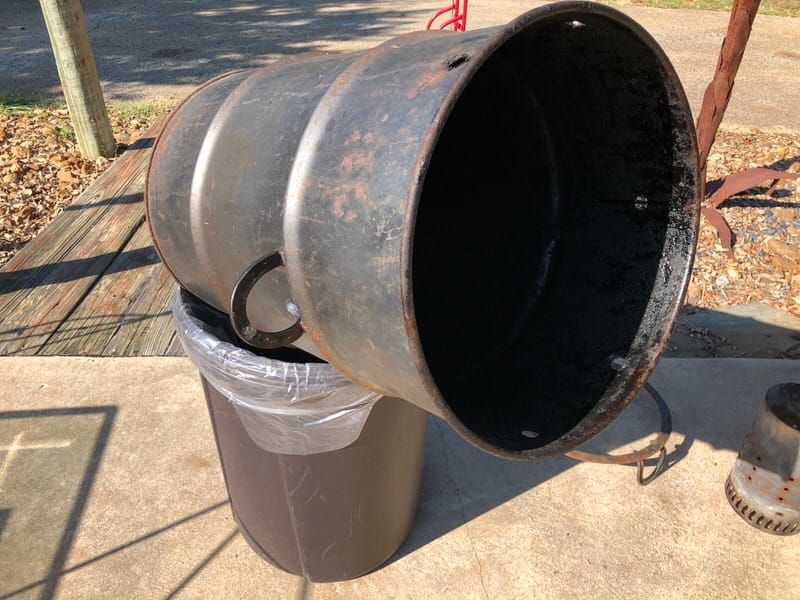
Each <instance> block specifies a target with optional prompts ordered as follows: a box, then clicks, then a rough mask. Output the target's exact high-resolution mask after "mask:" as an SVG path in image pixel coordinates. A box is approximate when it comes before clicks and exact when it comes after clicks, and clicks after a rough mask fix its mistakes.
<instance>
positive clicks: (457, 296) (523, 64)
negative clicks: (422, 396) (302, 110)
mask: <svg viewBox="0 0 800 600" xmlns="http://www.w3.org/2000/svg"><path fill="white" fill-rule="evenodd" d="M665 68H666V67H665V66H664V63H663V62H662V60H661V59H660V57H659V56H658V55H657V54H655V53H654V51H653V49H652V47H650V46H649V45H648V44H646V43H645V42H644V41H643V40H642V39H641V38H640V36H638V35H637V34H635V32H633V31H632V30H630V29H629V28H625V27H622V26H620V25H619V24H618V23H615V22H612V21H609V20H607V19H602V18H595V16H593V15H591V14H587V15H586V18H585V19H584V18H582V19H581V20H580V21H575V20H564V21H557V20H552V19H551V20H545V21H544V22H543V23H541V24H538V25H534V26H532V27H529V28H528V29H526V30H523V31H521V32H519V33H517V34H516V35H514V36H513V37H511V38H510V39H509V40H508V41H506V42H505V43H504V45H503V46H502V47H500V48H499V49H498V50H497V51H496V52H495V53H494V54H492V55H491V57H490V58H489V59H488V60H487V61H486V62H485V63H484V65H483V66H482V67H481V68H480V69H479V70H478V71H477V73H476V74H475V76H474V77H473V79H472V80H471V81H470V83H469V84H468V85H467V87H466V88H465V89H464V91H463V93H462V94H461V96H460V97H459V98H458V100H457V102H456V103H455V106H454V108H453V109H452V112H451V113H450V115H449V117H448V119H447V122H446V124H445V126H444V129H443V130H442V132H441V135H440V138H439V140H438V142H437V144H436V147H435V151H434V153H433V156H432V159H431V163H430V167H429V169H428V172H427V175H426V177H425V181H424V186H423V188H422V195H421V198H420V201H419V209H418V213H417V219H416V225H415V233H414V246H413V302H414V311H415V316H416V320H417V326H418V329H419V332H420V337H421V343H422V347H423V350H424V354H425V359H426V361H427V363H428V368H429V369H430V372H431V375H432V377H433V379H434V381H435V383H436V385H437V387H438V388H439V389H440V390H441V393H442V396H443V397H444V398H445V399H446V400H447V403H448V405H449V407H450V409H451V410H452V411H453V413H454V414H455V415H456V416H457V417H458V418H459V419H460V420H461V421H462V422H463V424H464V425H465V426H466V428H468V429H470V430H472V431H473V432H474V433H475V434H476V435H477V436H478V437H480V438H483V439H486V440H489V441H491V443H493V444H497V445H499V446H502V447H505V448H508V449H509V450H512V451H513V450H518V451H521V452H524V451H530V450H532V449H536V448H538V447H541V446H544V445H545V444H549V443H551V442H553V441H554V440H557V439H558V438H560V437H562V436H567V438H568V437H569V432H570V431H574V430H575V428H578V429H580V428H581V421H582V420H583V419H584V418H586V417H587V415H588V414H589V413H590V411H595V412H596V408H597V406H601V409H602V404H603V402H604V401H605V402H607V403H611V402H613V401H614V398H615V397H621V396H622V395H623V394H621V389H622V387H624V386H625V385H628V384H629V382H626V381H625V380H624V378H623V377H620V376H618V375H619V374H618V373H617V372H615V371H614V370H613V369H612V367H611V361H612V360H613V358H614V357H617V356H620V357H624V358H625V359H626V360H627V361H628V363H629V364H631V365H632V366H634V367H635V366H636V365H637V364H639V363H640V362H641V361H645V360H651V359H652V356H651V357H649V358H648V357H647V356H646V355H647V354H648V353H651V354H652V353H653V352H654V351H655V352H658V351H660V347H661V346H663V344H664V343H665V341H666V340H665V339H654V337H656V338H657V337H658V336H662V337H663V335H664V334H663V331H662V329H663V324H664V323H665V322H666V323H671V322H672V320H673V318H674V314H675V311H676V310H677V306H678V305H679V304H680V297H681V295H682V289H683V287H682V286H683V285H685V282H684V281H683V278H684V277H685V273H686V271H687V270H688V269H687V268H686V262H687V257H686V254H687V252H689V253H690V252H691V247H692V246H693V244H692V240H693V239H694V238H693V235H694V233H693V225H692V224H693V222H694V217H693V216H692V211H691V210H689V209H688V208H687V207H688V205H689V204H690V203H691V202H692V199H693V197H694V192H693V190H694V187H695V184H696V173H695V166H694V164H693V162H692V160H691V157H692V148H693V141H692V139H691V137H690V136H691V135H692V132H693V129H692V127H691V123H687V122H685V116H686V115H687V112H688V111H683V112H682V111H680V110H676V109H675V106H676V104H677V101H676V100H675V97H674V94H675V92H674V87H670V86H674V83H673V80H674V75H672V74H667V73H665ZM673 262H674V264H675V273H674V274H673V271H672V265H673ZM654 348H655V350H654ZM593 418H594V419H595V421H596V420H597V419H598V418H601V419H602V416H601V417H597V416H596V415H595V416H594V417H593Z"/></svg>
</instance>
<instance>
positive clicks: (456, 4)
mask: <svg viewBox="0 0 800 600" xmlns="http://www.w3.org/2000/svg"><path fill="white" fill-rule="evenodd" d="M467 2H468V0H453V3H452V4H451V5H450V6H445V7H444V8H440V9H439V10H437V11H436V14H434V15H433V16H432V17H431V18H430V20H429V21H428V24H427V25H426V26H425V29H430V28H431V27H433V24H434V21H436V19H438V18H439V17H441V16H442V15H444V14H447V13H451V15H450V18H449V19H447V20H445V21H444V22H443V23H442V24H441V25H439V29H445V28H447V27H450V26H452V27H453V31H465V30H466V29H467Z"/></svg>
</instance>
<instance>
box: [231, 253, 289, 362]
mask: <svg viewBox="0 0 800 600" xmlns="http://www.w3.org/2000/svg"><path fill="white" fill-rule="evenodd" d="M282 266H283V256H282V255H281V253H280V252H275V253H273V254H270V255H269V256H267V257H265V258H262V259H259V260H257V261H256V262H254V263H253V264H252V265H250V266H249V267H248V268H247V270H246V271H245V272H244V273H242V276H241V277H239V280H238V281H237V282H236V285H234V286H233V292H232V293H231V316H230V320H231V326H232V327H233V330H234V331H235V332H236V335H238V336H239V337H240V338H241V339H242V340H243V341H245V342H247V343H248V344H249V345H251V346H253V347H255V348H280V347H281V346H288V345H289V344H291V343H292V342H293V341H295V340H296V339H297V338H299V337H300V336H301V335H303V326H302V325H301V323H300V318H299V317H298V319H297V320H296V321H295V322H294V324H293V325H291V326H290V327H287V328H286V329H284V330H283V331H271V332H270V331H260V330H258V329H256V328H255V327H253V324H252V323H251V322H250V319H249V318H248V317H247V299H248V298H249V296H250V292H251V291H253V288H254V287H255V285H256V283H258V280H259V279H261V278H262V277H263V276H264V275H266V274H267V273H269V272H270V271H272V270H273V269H277V268H278V267H282Z"/></svg>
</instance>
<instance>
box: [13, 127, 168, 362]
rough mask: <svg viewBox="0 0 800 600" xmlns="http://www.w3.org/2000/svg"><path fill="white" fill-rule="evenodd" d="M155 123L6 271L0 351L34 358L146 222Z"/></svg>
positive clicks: (14, 259) (155, 129)
mask: <svg viewBox="0 0 800 600" xmlns="http://www.w3.org/2000/svg"><path fill="white" fill-rule="evenodd" d="M159 128H160V125H159V124H156V125H154V126H153V127H151V129H150V130H149V131H148V133H146V134H145V136H144V137H143V138H141V139H140V140H139V141H138V142H137V143H136V144H134V145H132V146H131V148H130V149H129V150H128V151H127V152H125V154H123V155H122V156H121V157H120V158H119V159H117V160H116V161H115V162H114V164H113V165H112V166H111V167H110V168H109V169H108V170H107V171H106V172H105V173H103V175H101V176H100V177H99V178H98V179H97V180H96V181H95V182H94V183H93V184H92V186H90V187H89V189H87V190H86V191H85V192H84V193H83V194H82V195H81V197H80V198H79V199H78V201H77V202H76V203H75V204H73V205H71V206H69V207H68V208H67V209H66V210H65V211H64V212H63V213H62V214H61V215H59V216H58V217H57V218H56V219H55V220H54V221H53V222H52V223H51V224H50V225H49V226H47V227H46V228H45V229H44V230H43V231H42V232H41V233H40V234H39V236H37V238H35V239H34V240H33V241H31V242H30V243H29V244H27V245H26V247H25V248H23V250H22V251H21V252H20V253H19V254H17V255H16V256H15V257H14V258H13V259H12V260H11V261H9V263H8V264H7V265H6V266H5V268H4V269H3V271H2V272H0V355H33V354H37V353H39V352H40V351H41V350H42V348H43V347H44V346H46V345H47V343H48V340H49V339H50V337H51V336H52V335H53V334H54V332H56V331H57V330H58V329H59V327H60V326H61V324H62V323H63V322H64V321H65V320H66V319H67V318H68V317H69V316H70V315H71V314H72V313H73V312H74V311H75V310H76V309H77V307H78V306H79V305H80V303H81V302H82V301H83V300H84V298H85V297H86V296H87V294H88V293H89V292H90V290H91V289H92V288H93V287H94V286H95V285H96V283H97V282H98V280H99V279H100V278H101V277H102V275H103V273H104V272H105V271H106V270H107V269H108V268H109V267H110V265H111V264H112V263H113V262H114V260H115V259H116V258H117V256H118V255H119V254H120V252H121V251H122V249H123V248H124V247H125V245H126V244H127V243H128V242H129V241H130V239H131V238H132V236H133V235H134V234H135V233H136V231H137V230H138V229H139V227H140V226H141V225H142V223H143V221H144V202H143V199H142V190H143V185H144V175H145V170H146V168H147V161H148V159H149V156H150V151H151V148H152V142H153V139H154V136H155V135H156V134H157V131H158V130H159Z"/></svg>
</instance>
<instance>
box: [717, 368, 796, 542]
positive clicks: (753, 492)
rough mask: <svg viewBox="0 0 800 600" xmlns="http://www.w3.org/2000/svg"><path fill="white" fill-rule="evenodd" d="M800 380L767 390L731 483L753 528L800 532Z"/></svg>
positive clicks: (733, 500)
mask: <svg viewBox="0 0 800 600" xmlns="http://www.w3.org/2000/svg"><path fill="white" fill-rule="evenodd" d="M799 479H800V384H797V383H782V384H780V385H776V386H774V387H771V388H770V389H769V390H767V394H766V398H765V399H764V401H763V402H762V403H761V406H760V407H759V411H758V416H757V417H756V421H755V423H754V424H753V428H752V430H751V431H750V433H749V435H748V436H747V439H746V440H745V442H744V445H743V447H742V450H741V452H740V453H739V456H738V457H737V458H736V462H735V463H734V465H733V469H732V470H731V473H730V475H729V476H728V480H727V481H726V482H725V494H726V496H727V497H728V502H730V504H731V506H732V507H733V509H734V510H735V511H736V512H737V513H738V514H739V516H741V517H742V518H743V519H744V520H745V521H747V522H748V523H749V524H750V525H752V526H753V527H757V528H758V529H761V530H762V531H767V532H769V533H773V534H776V535H793V534H796V533H800V485H798V480H799Z"/></svg>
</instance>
